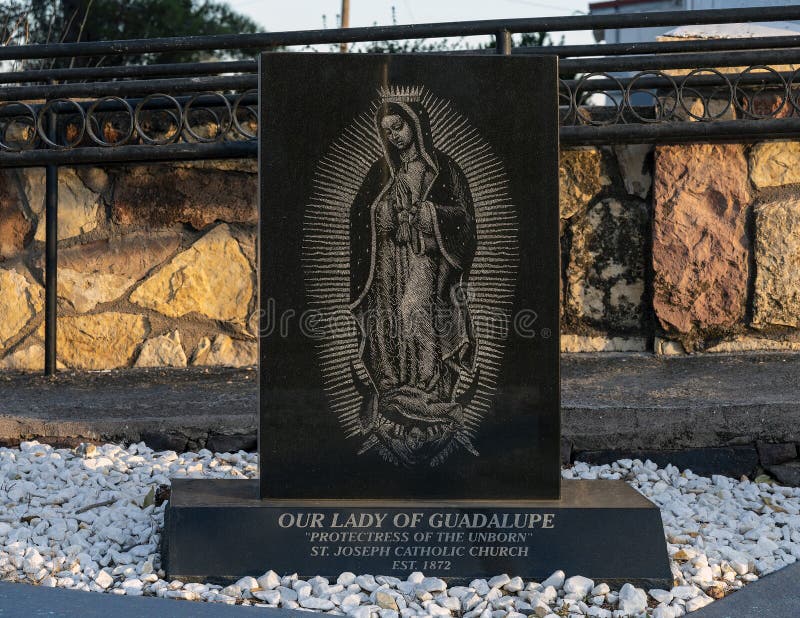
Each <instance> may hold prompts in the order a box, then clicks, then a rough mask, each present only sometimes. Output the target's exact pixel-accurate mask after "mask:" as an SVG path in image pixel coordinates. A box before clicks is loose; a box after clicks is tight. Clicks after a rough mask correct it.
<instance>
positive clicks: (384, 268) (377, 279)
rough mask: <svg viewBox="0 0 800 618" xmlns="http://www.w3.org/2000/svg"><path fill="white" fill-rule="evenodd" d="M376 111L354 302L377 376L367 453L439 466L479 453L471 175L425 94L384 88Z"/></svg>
mask: <svg viewBox="0 0 800 618" xmlns="http://www.w3.org/2000/svg"><path fill="white" fill-rule="evenodd" d="M374 122H375V129H376V131H377V133H378V136H379V139H380V143H381V144H382V146H383V154H384V156H383V157H382V158H381V159H379V160H377V161H375V162H374V163H373V164H372V166H371V168H370V170H369V172H368V173H367V175H366V177H365V178H364V180H363V182H362V184H361V188H360V190H359V191H358V193H357V195H356V197H355V199H354V200H353V203H352V207H351V210H350V306H349V308H350V310H351V311H352V313H353V315H354V316H355V318H356V321H357V323H358V325H359V330H360V337H359V357H360V359H361V361H362V362H363V365H364V368H365V369H366V374H367V375H368V378H369V379H368V380H367V381H364V382H363V384H361V385H360V386H361V392H362V396H363V406H362V409H361V425H362V435H366V436H367V440H366V442H365V444H364V446H363V447H362V449H361V452H364V451H366V450H369V449H371V448H373V447H377V448H378V449H379V450H380V452H381V453H382V455H383V456H384V457H385V458H387V459H389V460H391V461H393V462H394V463H397V464H400V465H404V466H413V465H415V464H418V463H428V464H432V465H435V464H436V463H438V462H440V461H441V460H442V459H443V458H444V457H445V456H446V455H447V454H448V453H450V452H451V451H452V450H454V449H455V448H456V447H458V446H459V445H460V446H461V447H463V448H466V449H467V450H468V451H470V452H472V453H473V454H475V455H477V452H475V450H474V448H473V447H472V445H471V444H470V441H469V438H468V437H467V435H466V432H465V431H464V426H463V403H462V402H461V401H459V400H458V399H457V398H456V391H457V387H458V385H459V382H460V381H462V380H466V379H467V378H468V377H469V378H470V379H474V372H475V367H474V365H475V357H476V343H475V341H476V339H475V334H474V330H473V325H472V321H471V318H470V311H469V306H468V303H467V295H466V284H467V281H468V277H469V271H470V267H471V265H472V261H473V258H474V256H475V249H476V229H475V214H474V209H473V202H472V196H471V193H470V188H469V184H468V182H467V179H466V176H465V175H464V173H463V171H462V170H461V169H460V168H459V166H458V165H457V164H456V162H455V161H454V160H453V159H452V158H450V157H449V156H448V155H446V154H444V153H443V152H441V151H440V150H437V149H436V148H435V145H434V143H433V138H432V134H431V127H430V121H429V119H428V115H427V113H426V110H425V109H424V107H423V105H422V104H421V103H420V102H419V100H418V97H416V96H414V95H413V94H392V93H390V92H385V93H384V94H383V97H382V99H381V103H380V104H379V106H378V109H377V111H376V113H375V118H374ZM355 374H356V372H355V371H354V375H355ZM463 390H464V388H463V384H462V389H461V391H462V392H463Z"/></svg>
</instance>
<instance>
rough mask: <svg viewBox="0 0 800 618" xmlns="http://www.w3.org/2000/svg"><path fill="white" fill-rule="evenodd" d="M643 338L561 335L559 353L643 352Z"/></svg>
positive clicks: (644, 343) (645, 345)
mask: <svg viewBox="0 0 800 618" xmlns="http://www.w3.org/2000/svg"><path fill="white" fill-rule="evenodd" d="M645 350H647V340H646V339H645V338H644V337H602V336H592V335H570V334H562V335H561V351H562V352H567V353H574V352H644V351H645Z"/></svg>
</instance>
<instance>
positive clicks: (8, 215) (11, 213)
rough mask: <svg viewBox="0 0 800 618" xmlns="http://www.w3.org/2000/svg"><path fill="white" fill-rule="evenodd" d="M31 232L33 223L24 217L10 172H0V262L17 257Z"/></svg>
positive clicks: (28, 239)
mask: <svg viewBox="0 0 800 618" xmlns="http://www.w3.org/2000/svg"><path fill="white" fill-rule="evenodd" d="M32 232H33V223H32V222H31V221H30V220H29V218H28V217H26V216H25V212H24V210H23V208H22V205H21V200H20V199H19V193H18V191H17V189H16V187H15V186H14V179H13V178H12V176H11V172H9V171H7V170H6V171H2V172H0V260H6V259H8V258H11V257H14V256H16V255H18V254H19V253H20V252H21V251H22V250H23V248H24V247H25V245H26V244H28V242H30V240H31V235H32V234H31V233H32Z"/></svg>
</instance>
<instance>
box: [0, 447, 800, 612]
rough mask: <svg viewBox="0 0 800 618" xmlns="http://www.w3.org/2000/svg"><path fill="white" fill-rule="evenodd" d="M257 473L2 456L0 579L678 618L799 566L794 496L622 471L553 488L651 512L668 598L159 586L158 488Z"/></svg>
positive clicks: (657, 472) (368, 604) (340, 606)
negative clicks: (663, 553) (624, 496)
mask: <svg viewBox="0 0 800 618" xmlns="http://www.w3.org/2000/svg"><path fill="white" fill-rule="evenodd" d="M256 473H257V460H256V455H254V454H249V453H244V452H241V451H240V452H239V453H217V454H214V453H211V452H210V451H207V450H202V451H200V452H198V453H184V454H182V455H178V454H176V453H174V452H172V451H165V452H153V451H152V450H150V449H149V448H147V447H146V446H145V445H144V444H141V443H140V444H134V445H131V446H130V447H128V448H123V447H121V446H117V445H113V444H107V445H104V446H100V447H95V446H92V445H88V446H85V445H82V446H81V447H79V448H78V449H75V450H74V451H73V450H68V449H53V448H51V447H50V446H46V445H42V444H39V443H37V442H24V443H22V444H21V445H20V448H18V449H12V448H0V579H3V580H6V581H18V582H27V583H36V584H39V585H42V586H50V587H55V586H59V587H63V588H74V589H80V590H90V591H96V592H106V593H110V594H121V595H128V596H141V595H148V596H160V597H166V598H173V599H183V600H192V601H208V602H216V603H226V604H230V605H232V604H241V605H255V606H268V607H276V606H277V607H286V608H296V609H297V608H300V609H307V610H314V611H324V612H328V613H332V614H339V615H342V614H346V615H348V616H351V617H352V618H401V617H402V618H408V617H410V616H454V617H458V616H462V617H463V618H521V616H522V615H533V616H536V617H538V618H558V617H559V616H566V615H570V616H593V617H597V618H618V617H624V616H637V617H638V616H652V617H653V618H675V617H677V616H682V615H684V614H685V613H689V612H692V611H695V610H697V609H700V608H701V607H703V606H705V605H707V604H708V603H711V602H712V601H713V600H714V599H716V598H720V597H722V596H724V595H726V594H728V593H729V592H731V591H734V590H736V589H738V588H740V587H742V586H743V585H745V584H747V583H748V582H752V581H755V580H757V579H758V578H759V577H760V576H762V575H765V574H766V573H770V572H771V571H774V570H777V569H780V568H782V567H784V566H786V565H788V564H791V563H793V562H794V561H795V560H797V559H798V558H800V489H798V488H790V487H782V486H779V485H775V484H772V483H766V482H760V483H756V482H753V481H750V480H747V479H742V480H736V479H731V478H728V477H724V476H713V477H711V478H706V477H701V476H697V475H695V474H693V473H692V472H691V471H689V470H685V471H683V472H681V471H680V470H678V469H677V468H675V467H674V466H667V467H666V468H663V469H659V468H658V466H656V465H655V464H654V463H652V462H649V461H647V462H641V461H639V460H620V461H618V462H615V463H613V464H611V465H606V466H589V465H587V464H584V463H576V464H575V465H574V466H573V467H572V468H569V469H566V470H564V471H563V476H564V478H584V479H594V478H600V479H624V480H626V481H627V482H628V483H630V485H631V486H633V487H634V488H635V489H637V490H638V491H639V492H641V493H642V494H644V495H645V496H647V497H648V498H649V499H650V500H652V501H653V502H654V503H656V504H657V505H658V506H659V507H660V508H661V513H662V518H663V520H664V530H665V535H666V538H667V542H668V550H669V554H670V556H671V567H672V572H673V575H674V577H675V582H674V583H675V586H674V587H673V588H672V589H671V590H649V591H645V590H642V589H638V588H635V587H634V586H632V585H630V584H626V585H624V586H623V587H622V588H621V589H619V590H614V589H612V588H610V587H609V586H608V585H606V584H605V583H603V582H595V581H592V580H590V579H588V578H585V577H581V576H580V574H577V573H570V574H565V573H563V572H561V571H555V572H554V573H553V574H552V575H551V576H549V577H548V578H546V579H545V580H544V581H542V582H540V583H537V582H531V581H523V580H522V579H521V578H519V577H516V576H514V574H513V573H510V574H498V575H497V576H495V577H492V578H491V579H488V580H483V579H480V580H475V581H473V582H471V583H470V585H469V586H453V587H450V588H448V587H447V586H446V585H445V583H444V582H443V581H442V580H440V579H437V578H433V577H425V576H424V575H423V574H422V573H414V574H412V575H411V576H410V577H409V578H408V579H407V580H405V581H403V580H399V579H397V578H394V577H385V576H373V575H370V574H360V575H356V574H353V573H342V574H341V575H340V576H339V577H338V579H337V580H336V581H335V582H333V581H328V580H327V579H324V578H321V577H315V578H312V579H310V580H308V581H307V582H306V581H302V580H300V579H298V578H297V576H296V575H294V576H284V577H281V576H279V575H278V574H276V573H274V572H272V571H267V572H266V573H263V574H261V573H254V574H253V577H245V578H242V579H241V580H240V581H238V582H237V583H236V584H233V585H231V586H227V587H224V588H223V587H222V586H216V585H212V584H196V583H194V584H193V583H183V582H180V581H172V582H167V581H165V580H164V579H162V578H163V576H164V573H163V571H161V570H160V563H159V562H160V558H159V554H158V551H157V549H158V542H159V538H160V531H161V527H162V524H163V516H164V505H163V504H161V505H159V506H156V504H155V502H156V493H157V491H156V490H157V488H158V486H159V485H167V484H168V483H169V478H170V477H191V478H249V477H253V476H255V475H256ZM267 566H268V565H265V567H267ZM553 566H554V567H556V566H558V565H553Z"/></svg>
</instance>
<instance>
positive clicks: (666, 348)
mask: <svg viewBox="0 0 800 618" xmlns="http://www.w3.org/2000/svg"><path fill="white" fill-rule="evenodd" d="M653 351H654V352H655V353H656V354H658V355H660V356H681V355H683V354H686V348H684V347H683V344H682V343H681V342H680V341H672V340H671V339H664V338H663V337H655V339H654V341H653Z"/></svg>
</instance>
